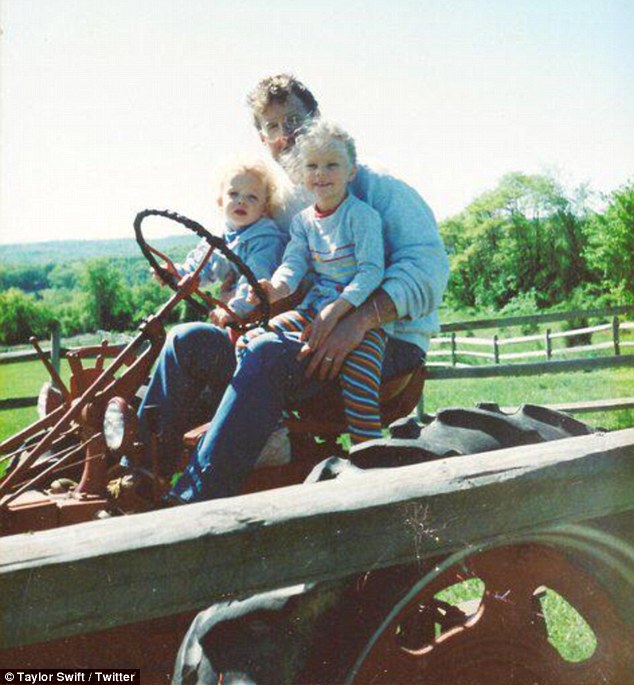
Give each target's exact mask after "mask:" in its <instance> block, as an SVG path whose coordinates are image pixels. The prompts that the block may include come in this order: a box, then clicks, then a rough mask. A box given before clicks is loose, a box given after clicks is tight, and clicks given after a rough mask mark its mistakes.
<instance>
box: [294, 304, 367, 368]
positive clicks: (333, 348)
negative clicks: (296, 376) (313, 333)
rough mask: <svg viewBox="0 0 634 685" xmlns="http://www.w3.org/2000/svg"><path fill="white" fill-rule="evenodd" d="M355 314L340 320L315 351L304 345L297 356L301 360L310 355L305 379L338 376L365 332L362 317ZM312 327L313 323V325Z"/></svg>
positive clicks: (365, 328)
mask: <svg viewBox="0 0 634 685" xmlns="http://www.w3.org/2000/svg"><path fill="white" fill-rule="evenodd" d="M356 314H357V312H354V313H353V314H351V315H350V316H347V317H345V318H343V319H340V320H339V321H338V322H337V323H336V325H335V326H334V328H332V330H331V331H330V334H329V335H328V337H326V338H325V339H324V340H322V342H321V343H320V345H319V346H318V347H316V348H315V349H313V348H311V347H309V344H306V345H304V346H303V347H302V349H301V350H300V352H299V355H298V356H297V358H298V359H300V360H301V359H303V358H304V357H307V356H308V355H311V354H312V358H311V360H310V363H309V364H308V368H307V369H306V377H307V378H310V377H311V376H313V375H314V374H317V378H319V379H320V380H322V381H325V380H333V379H334V378H336V377H337V376H338V375H339V372H340V371H341V366H342V364H343V362H344V361H345V359H346V357H347V356H348V355H349V354H350V352H352V350H354V348H355V347H358V346H359V344H360V343H361V341H362V340H363V336H364V335H365V332H366V330H367V327H366V324H365V322H364V319H363V317H358V316H357V315H356ZM313 325H314V323H313Z"/></svg>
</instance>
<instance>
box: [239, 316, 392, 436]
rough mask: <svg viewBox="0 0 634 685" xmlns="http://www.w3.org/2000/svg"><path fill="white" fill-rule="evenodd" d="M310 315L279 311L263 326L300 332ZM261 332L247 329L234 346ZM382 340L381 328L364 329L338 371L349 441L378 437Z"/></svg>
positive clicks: (240, 344)
mask: <svg viewBox="0 0 634 685" xmlns="http://www.w3.org/2000/svg"><path fill="white" fill-rule="evenodd" d="M314 316H315V312H314V311H308V312H306V311H303V312H299V311H289V312H283V313H282V314H279V315H278V316H276V317H275V318H273V319H271V320H270V321H269V325H268V327H267V328H268V329H269V330H272V331H276V332H279V333H293V332H294V333H300V332H302V331H303V330H305V328H306V327H307V326H308V325H309V324H310V323H311V321H312V320H313V318H314ZM262 332H263V331H262V329H261V328H260V329H255V330H252V331H249V332H248V333H246V334H245V335H244V336H243V337H242V338H241V339H240V341H239V342H238V347H240V346H243V345H245V344H246V343H247V342H248V341H249V340H251V339H252V338H254V337H256V336H257V335H259V334H260V333H262ZM386 342H387V336H386V335H385V333H384V332H383V331H382V330H380V329H372V330H370V331H368V332H367V333H366V334H365V336H364V338H363V340H362V341H361V343H360V344H359V346H358V347H356V348H355V349H354V350H352V352H350V354H349V355H348V356H347V357H346V359H345V361H344V363H343V366H342V367H341V372H340V373H339V384H340V385H341V392H342V396H343V404H344V409H345V413H346V420H347V421H348V430H349V432H350V438H351V440H352V443H353V444H358V443H360V442H364V441H366V440H374V439H375V438H380V437H381V436H382V433H381V414H380V411H379V393H380V388H381V368H382V366H383V354H384V352H385V343H386Z"/></svg>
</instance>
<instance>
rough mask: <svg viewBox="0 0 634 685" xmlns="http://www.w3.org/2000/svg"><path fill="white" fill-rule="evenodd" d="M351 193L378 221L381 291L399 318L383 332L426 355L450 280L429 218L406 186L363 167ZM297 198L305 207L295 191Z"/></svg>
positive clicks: (300, 194) (419, 199)
mask: <svg viewBox="0 0 634 685" xmlns="http://www.w3.org/2000/svg"><path fill="white" fill-rule="evenodd" d="M350 190H351V191H352V193H354V195H356V196H357V197H358V198H359V199H360V200H363V201H364V202H367V204H369V205H370V206H371V207H372V208H373V209H375V210H376V211H377V212H378V213H379V214H380V216H381V219H382V220H383V241H384V246H385V274H384V278H383V282H382V283H381V288H382V289H383V290H384V291H385V292H386V293H387V294H388V295H389V296H390V299H391V300H392V302H393V303H394V306H395V307H396V311H397V313H398V316H399V320H398V321H394V322H392V323H390V324H387V325H386V326H385V327H384V328H385V331H386V333H387V334H388V335H390V336H391V337H393V338H398V339H400V340H406V341H408V342H411V343H414V344H415V345H418V346H419V347H420V348H421V349H422V350H425V351H427V349H428V348H429V339H430V338H431V336H432V335H433V334H434V333H436V332H437V331H438V329H439V326H440V323H439V320H438V311H437V310H438V307H439V306H440V302H441V300H442V296H443V293H444V291H445V288H446V286H447V280H448V278H449V260H448V259H447V255H446V253H445V249H444V247H443V244H442V240H441V238H440V234H439V233H438V226H437V225H436V220H435V219H434V215H433V214H432V211H431V210H430V208H429V207H428V206H427V204H426V203H425V201H424V200H423V198H422V197H421V196H420V195H419V194H418V193H417V192H416V191H415V190H414V189H413V188H412V187H411V186H409V185H407V184H406V183H404V182H403V181H400V180H398V179H396V178H394V177H393V176H390V175H389V174H385V173H379V172H376V171H374V170H372V169H370V168H369V167H367V166H364V165H361V166H359V169H358V172H357V174H356V176H355V177H354V179H352V181H351V183H350ZM298 197H304V198H305V203H306V204H308V198H306V197H305V194H304V191H303V190H302V189H299V188H298ZM282 227H283V228H285V226H284V224H282Z"/></svg>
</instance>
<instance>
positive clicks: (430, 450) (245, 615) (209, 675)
mask: <svg viewBox="0 0 634 685" xmlns="http://www.w3.org/2000/svg"><path fill="white" fill-rule="evenodd" d="M592 432H593V429H592V428H590V427H589V426H587V425H586V424H584V423H582V422H580V421H577V420H575V419H572V418H571V417H570V416H568V415H565V414H563V413H561V412H556V411H552V410H548V409H546V408H544V407H538V406H532V405H525V406H523V407H521V409H519V410H518V411H517V412H516V413H514V414H505V413H503V412H502V411H501V410H500V409H499V408H498V407H497V406H495V405H479V406H478V407H477V408H476V409H446V410H443V411H440V412H439V413H438V414H437V416H436V417H435V418H434V419H433V420H432V421H431V422H430V423H429V424H428V425H426V426H422V425H420V424H419V423H418V422H416V421H413V420H411V419H408V420H406V421H399V422H397V423H396V424H394V425H393V427H392V429H391V435H392V437H390V438H388V439H385V440H377V441H372V442H368V443H365V444H364V445H361V446H359V447H357V448H353V450H351V452H350V455H349V459H341V458H338V457H333V458H331V459H328V460H326V461H325V462H322V463H321V464H319V465H318V466H317V467H315V469H314V470H313V472H312V473H311V475H310V476H309V478H308V479H307V480H309V481H317V480H319V481H323V480H328V479H332V478H336V477H338V476H340V475H342V474H345V476H346V477H348V476H349V475H354V473H355V472H357V471H362V470H364V469H368V468H386V467H394V466H403V465H409V464H415V463H421V462H424V461H430V460H433V459H441V458H447V457H456V458H458V457H459V456H460V455H464V454H473V453H478V452H486V451H491V450H496V449H501V448H505V447H512V446H517V445H525V444H534V443H539V442H546V441H550V440H557V439H562V438H568V437H574V436H579V435H587V434H590V433H592ZM633 542H634V540H633ZM517 547H521V546H519V545H518V546H517ZM510 550H511V551H510V552H505V551H504V550H502V551H500V552H499V554H500V555H501V557H500V559H497V560H496V558H495V554H494V552H492V553H489V557H490V556H491V554H493V557H494V558H493V560H492V561H491V559H490V558H489V557H487V558H486V559H482V560H479V561H478V560H477V559H476V562H477V563H481V564H482V566H483V568H484V569H485V570H484V571H483V574H485V577H486V573H488V572H489V571H487V569H488V568H489V567H491V566H493V568H497V566H498V561H499V563H501V564H503V565H504V564H506V565H505V566H503V567H504V568H508V569H509V570H508V571H507V572H506V573H507V579H509V578H512V577H513V571H512V569H513V568H517V566H513V563H515V564H517V563H518V560H517V559H516V558H515V556H516V555H517V553H519V554H520V556H521V555H524V557H522V558H526V559H528V560H529V562H530V563H533V565H534V566H535V567H536V568H537V567H538V566H539V560H540V559H542V556H543V555H541V554H540V551H539V549H537V550H535V549H534V548H531V549H530V550H529V551H528V552H525V551H523V550H522V549H520V550H519V552H518V551H517V549H516V547H514V546H510ZM514 555H515V556H514ZM560 556H561V555H557V554H555V555H554V557H553V561H552V565H551V566H552V569H554V570H553V571H552V572H551V575H550V576H547V578H546V580H547V583H548V585H549V586H554V588H555V589H557V587H558V586H557V573H558V572H559V571H561V569H562V568H563V569H565V568H567V567H566V564H567V563H568V562H567V560H566V559H562V558H560ZM544 558H546V559H549V558H550V557H548V556H546V557H544ZM509 560H510V561H509ZM442 562H443V559H424V560H421V561H420V562H418V563H410V564H406V565H401V566H395V567H390V568H387V569H381V570H378V571H372V572H368V573H365V574H361V575H355V576H353V577H348V578H344V579H339V580H336V581H332V582H326V583H319V584H312V585H302V586H296V587H293V588H285V589H281V590H276V591H273V592H268V593H263V594H258V595H254V596H252V597H250V598H248V599H246V600H242V601H235V602H224V603H218V604H216V605H214V606H212V607H211V608H209V609H207V610H206V611H204V612H202V613H201V614H199V615H198V617H197V618H196V619H195V621H194V622H193V624H192V625H191V627H190V630H189V632H188V634H187V636H186V637H185V639H184V641H183V643H182V646H181V649H180V651H179V654H178V657H177V660H176V664H175V671H174V676H173V683H175V684H177V685H186V684H188V683H200V684H201V685H202V684H204V683H209V684H210V685H211V684H212V683H213V684H215V683H217V682H223V683H231V682H235V683H242V684H245V683H254V684H257V685H269V684H270V685H273V684H276V685H282V684H284V683H293V684H295V685H298V684H300V683H331V684H332V683H359V684H361V683H363V684H365V683H370V682H373V683H374V682H377V683H378V682H383V683H391V685H400V683H403V685H405V684H407V685H415V683H421V685H422V683H442V684H443V685H444V684H445V683H450V682H454V683H458V682H460V683H461V684H462V685H466V684H467V682H469V683H471V682H472V681H471V680H459V679H458V680H457V679H454V680H453V681H452V680H450V679H443V677H442V673H443V672H447V673H450V671H451V669H450V666H451V663H452V660H451V655H450V656H449V657H448V658H445V656H444V653H442V654H441V656H442V657H443V659H442V665H440V666H439V668H440V669H441V670H440V674H441V675H440V679H434V678H436V675H437V671H436V670H433V666H432V670H431V671H430V670H429V669H427V671H425V672H424V674H423V671H422V670H421V666H420V663H419V662H417V663H416V664H415V665H414V666H413V667H408V668H409V670H407V669H405V670H403V668H402V663H401V661H402V659H401V661H399V658H400V657H399V656H398V655H397V656H396V657H394V655H393V654H392V652H394V650H395V649H396V651H397V652H399V654H400V653H401V652H402V653H405V654H407V653H409V652H412V653H418V652H417V651H416V650H418V651H420V649H419V648H421V647H424V646H425V645H427V644H428V643H431V642H433V640H434V639H435V637H436V634H435V632H434V631H436V632H437V631H438V628H437V627H436V625H435V624H439V625H440V626H441V628H442V630H443V631H445V630H450V629H451V628H452V627H460V626H462V627H464V626H465V625H467V622H468V620H471V619H472V618H473V615H472V614H467V613H465V612H464V611H461V610H460V609H456V608H451V607H449V608H447V606H444V607H443V603H442V602H438V601H436V600H434V597H435V594H437V592H438V591H439V589H442V588H443V587H445V586H447V584H451V583H454V582H458V581H456V580H455V578H456V573H457V570H456V568H454V569H449V570H447V569H445V571H446V574H445V575H442V574H440V576H441V577H440V580H438V578H437V577H434V579H433V580H434V581H435V582H436V584H435V585H434V586H433V588H432V589H433V591H432V592H431V595H429V596H424V597H422V599H421V596H422V595H424V593H425V587H424V586H423V587H422V589H421V588H419V590H418V594H417V595H412V590H413V588H414V589H415V588H416V587H417V584H418V583H420V579H421V578H425V577H428V575H429V574H432V575H434V569H435V568H436V567H437V566H442ZM477 563H476V567H477ZM527 563H528V562H527ZM486 564H488V566H486ZM509 564H510V565H509ZM485 567H486V568H485ZM460 569H462V566H460ZM580 573H583V571H581V572H580ZM458 577H459V575H458ZM580 577H581V576H580ZM583 577H584V578H585V577H586V576H583ZM587 577H590V579H592V577H593V576H592V575H590V576H587ZM439 583H440V585H439ZM443 583H444V584H443ZM595 585H596V583H595ZM566 587H567V586H566ZM566 587H564V588H563V589H564V591H565V590H566ZM584 587H585V586H584ZM590 591H591V592H593V593H594V594H592V595H591V596H590V597H591V598H590V600H589V602H590V605H591V606H590V613H592V611H591V610H592V608H593V607H592V602H593V598H600V599H597V600H596V601H597V602H599V601H601V603H602V604H601V607H602V608H605V607H607V606H608V605H609V604H610V602H609V601H608V600H606V599H605V592H604V591H603V589H602V588H600V587H594V586H592V587H590ZM602 592H603V594H601V593H602ZM421 593H422V595H421ZM409 597H413V599H412V600H411V601H410V602H407V603H406V604H405V605H403V602H404V600H405V599H406V598H409ZM432 605H433V606H432ZM529 606H532V605H531V603H530V602H529ZM425 607H426V608H425ZM585 609H586V607H584V612H585ZM613 613H614V612H613ZM538 622H539V621H538ZM608 624H609V625H607V627H606V628H605V630H606V631H608V632H610V634H613V633H614V630H615V626H617V627H621V628H623V626H621V624H620V623H619V620H618V617H615V616H611V618H609V619H608ZM386 626H387V628H386ZM602 629H603V628H602V627H600V630H599V632H601V630H602ZM625 629H626V630H629V628H628V627H627V626H625ZM386 631H387V632H386ZM430 631H431V632H430ZM540 631H541V632H540ZM499 632H500V631H499V630H498V633H496V639H497V640H498V642H497V643H494V644H493V651H494V653H493V654H491V655H489V657H488V658H489V662H486V663H488V664H489V665H490V664H493V663H495V664H497V663H498V662H499V661H500V658H499V656H500V655H499V650H502V652H503V653H506V652H508V653H509V654H510V655H511V656H510V657H509V658H510V661H509V663H506V662H504V659H502V662H503V663H502V666H500V667H499V668H501V669H502V670H501V671H499V673H503V674H504V677H505V678H506V679H505V680H489V681H488V682H491V683H493V682H504V683H507V684H509V685H510V684H512V683H516V682H517V683H523V682H524V680H522V678H525V677H529V678H533V679H532V680H526V682H530V683H533V682H535V683H542V682H543V683H551V682H552V683H556V684H557V685H560V684H561V683H566V685H567V683H568V682H570V683H571V684H572V683H575V684H576V683H585V682H586V680H584V679H576V680H575V678H576V677H577V675H578V673H579V671H574V672H573V676H574V677H571V679H570V680H566V679H565V678H566V677H567V675H566V674H567V673H568V671H565V670H564V671H562V672H563V673H564V675H563V676H562V677H560V678H558V679H557V678H555V677H552V678H550V676H551V675H552V674H553V673H555V675H556V668H555V667H554V666H553V665H552V664H553V658H551V657H552V655H551V654H549V660H548V662H547V663H548V668H549V669H550V671H548V672H542V671H540V670H539V669H537V670H530V668H532V666H533V663H534V662H536V661H539V659H538V658H537V659H536V657H535V655H536V652H535V648H534V647H535V646H534V644H533V643H532V642H531V643H530V644H528V646H525V645H523V644H520V645H519V646H518V645H517V644H515V642H513V640H514V639H515V638H516V637H517V635H518V633H517V631H516V633H515V634H514V635H513V636H511V637H510V638H509V639H508V640H506V638H505V635H504V631H502V635H501V636H500V634H499ZM397 633H398V635H399V637H398V640H400V642H399V644H397V645H396V647H395V646H394V644H392V643H394V642H395V641H396V638H395V635H396V634H397ZM536 633H539V635H538V638H536V640H537V642H538V643H539V646H540V648H543V651H544V653H547V652H548V647H547V646H546V647H544V646H543V643H544V642H547V641H544V640H543V639H542V637H543V634H544V629H543V620H542V624H541V625H539V626H538V628H537V629H536ZM627 634H628V635H629V633H627ZM475 635H476V636H477V635H478V633H475ZM597 637H599V636H597ZM487 639H488V634H486V635H484V636H483V639H482V640H481V641H478V640H476V641H475V642H474V643H473V644H475V645H476V648H475V651H470V647H469V644H470V643H468V644H467V647H466V648H465V649H463V651H462V652H461V658H462V659H463V660H465V663H468V664H470V666H471V667H472V668H471V670H468V671H467V673H471V672H475V673H476V674H477V673H478V671H479V670H480V672H482V663H481V660H482V659H481V658H484V659H485V660H486V658H487V657H486V653H487V652H486V650H487V649H491V644H490V642H491V641H490V640H489V641H488V642H487ZM386 640H387V641H388V642H390V644H389V645H388V646H386V644H387V642H386ZM518 640H519V642H520V643H521V642H522V636H521V633H520V634H519V638H518ZM540 640H541V641H540ZM516 642H517V640H516ZM529 642H530V641H529ZM377 649H378V650H379V651H378V653H377ZM381 650H383V651H381ZM505 650H506V651H505ZM438 651H439V650H437V652H438ZM423 653H426V652H425V650H424V649H423ZM483 654H484V657H482V655H483ZM540 654H541V653H540V652H539V650H537V656H538V657H539V655H540ZM610 656H611V657H613V656H614V655H613V654H610ZM384 657H385V658H387V659H392V660H393V661H394V659H396V661H395V662H394V663H395V665H394V664H392V666H390V668H391V669H392V670H390V669H381V668H380V667H379V670H378V671H376V668H375V666H373V664H376V663H381V660H382V659H383V658H384ZM479 659H480V661H479ZM360 660H361V661H360ZM525 661H526V662H530V663H527V664H524V663H523V662H525ZM605 663H606V662H605V660H604V661H602V662H601V663H600V664H599V667H605ZM524 666H529V667H530V668H529V670H528V671H526V670H525V669H524V670H522V669H523V668H524ZM619 667H620V668H629V664H627V665H625V666H623V665H622V664H620V665H619ZM373 668H375V670H372V669H373ZM491 668H493V666H491ZM399 669H400V670H399ZM442 669H445V670H444V671H442ZM553 669H554V670H553ZM382 671H384V672H382ZM491 672H493V671H491ZM399 673H400V674H405V675H402V678H404V679H399V676H398V674H399ZM461 673H462V676H461V677H464V673H465V672H464V671H461ZM484 673H485V675H486V664H485V671H484ZM499 673H498V672H496V674H498V675H499ZM421 674H422V675H421ZM513 674H517V678H514V675H513ZM527 674H528V675H527ZM575 674H577V675H575ZM390 678H391V680H390ZM549 678H550V679H549ZM484 682H487V681H486V680H481V679H480V680H478V679H477V678H476V679H475V680H473V683H474V684H477V685H480V684H481V683H484ZM588 682H590V681H588ZM614 682H617V681H614Z"/></svg>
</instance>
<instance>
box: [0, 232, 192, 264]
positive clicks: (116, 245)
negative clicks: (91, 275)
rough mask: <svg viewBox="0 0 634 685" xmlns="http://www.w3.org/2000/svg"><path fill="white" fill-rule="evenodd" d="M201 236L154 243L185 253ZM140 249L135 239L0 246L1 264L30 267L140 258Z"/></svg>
mask: <svg viewBox="0 0 634 685" xmlns="http://www.w3.org/2000/svg"><path fill="white" fill-rule="evenodd" d="M197 240H198V238H197V237H196V236H194V235H192V234H190V235H175V236H168V237H166V238H156V239H155V240H153V241H152V245H153V246H154V247H156V248H157V249H159V250H161V252H166V253H167V254H168V255H170V253H171V252H173V251H175V252H176V253H182V252H183V250H186V249H188V248H189V247H190V246H193V245H195V244H196V241H197ZM140 256H142V255H141V250H140V249H139V246H138V245H137V243H136V241H135V240H134V239H132V238H120V239H116V240H55V241H47V242H44V243H16V244H15V245H0V264H3V265H6V266H10V265H21V266H28V265H31V264H46V263H48V262H55V263H59V262H70V261H79V260H83V259H94V258H97V257H132V258H134V257H140Z"/></svg>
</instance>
